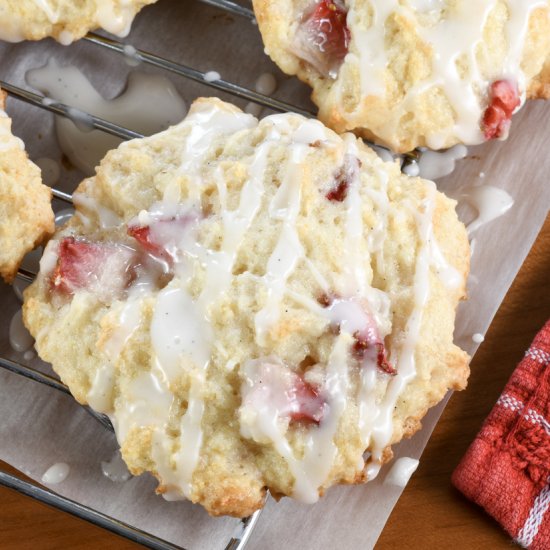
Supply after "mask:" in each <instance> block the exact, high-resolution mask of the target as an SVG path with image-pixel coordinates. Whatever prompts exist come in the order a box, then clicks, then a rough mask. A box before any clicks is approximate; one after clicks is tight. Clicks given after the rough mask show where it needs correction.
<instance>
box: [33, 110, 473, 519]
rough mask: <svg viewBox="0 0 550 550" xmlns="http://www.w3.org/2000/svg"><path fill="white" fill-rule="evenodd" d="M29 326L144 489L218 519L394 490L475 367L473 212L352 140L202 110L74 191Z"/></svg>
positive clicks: (274, 120) (114, 155) (277, 119)
mask: <svg viewBox="0 0 550 550" xmlns="http://www.w3.org/2000/svg"><path fill="white" fill-rule="evenodd" d="M74 200H75V204H76V215H75V216H74V217H73V219H72V220H71V221H70V222H69V223H68V224H67V225H66V226H65V227H63V228H62V229H60V230H59V231H58V232H57V233H56V235H55V236H54V238H53V239H52V240H51V241H50V242H49V244H48V246H47V248H46V250H45V253H44V256H43V258H42V261H41V266H40V274H39V275H38V278H37V280H36V281H35V282H34V283H33V285H31V287H29V289H28V290H27V291H26V293H25V304H24V319H25V323H26V325H27V326H28V328H29V329H30V331H31V333H32V334H33V335H34V336H35V338H36V348H37V350H38V352H39V354H40V356H41V357H42V358H43V359H44V360H46V361H50V362H51V363H52V364H53V367H54V369H55V370H56V371H57V372H58V373H59V375H60V376H61V378H62V380H63V381H64V382H65V383H66V384H67V385H68V386H69V387H70V389H71V391H72V393H73V395H74V396H75V397H76V399H77V400H78V401H79V402H81V403H88V404H89V405H91V406H92V407H93V408H95V409H96V410H98V411H100V412H102V413H105V414H107V415H109V417H110V418H111V420H112V423H113V426H114V428H115V431H116V435H117V438H118V441H119V443H120V445H121V448H122V456H123V458H124V460H125V461H126V463H127V464H128V466H129V468H130V470H131V472H132V473H134V474H139V473H141V472H144V471H149V472H152V473H153V474H154V475H155V476H156V478H157V479H158V481H159V486H158V492H159V493H162V494H163V495H164V496H165V497H166V498H168V499H180V498H187V499H190V500H191V501H193V502H197V503H200V504H202V505H203V506H204V507H205V508H206V509H207V510H208V512H210V513H211V514H214V515H219V514H229V515H233V516H246V515H248V514H250V513H252V512H253V511H254V510H256V509H258V508H260V507H261V506H262V505H263V502H264V497H265V495H266V491H267V490H269V491H270V492H271V493H272V494H273V495H274V496H276V497H281V496H284V495H288V496H292V497H294V498H296V499H299V500H301V501H304V502H315V501H316V500H317V499H318V498H319V496H320V495H322V494H323V492H324V491H325V490H326V489H327V488H328V487H330V486H331V485H334V484H337V483H360V482H365V481H368V480H370V479H372V478H373V477H375V476H376V474H377V472H378V470H379V468H380V466H381V465H382V464H383V463H384V462H385V461H387V460H389V459H390V458H391V454H392V453H391V448H390V446H391V445H392V444H393V443H396V442H397V441H399V440H400V439H401V438H403V437H404V436H410V435H411V434H413V433H414V432H415V431H416V430H418V429H419V427H420V420H421V418H422V417H423V416H424V414H425V413H426V411H427V410H428V408H429V407H431V406H432V405H434V404H435V403H437V402H438V401H439V400H441V399H442V397H443V396H444V395H445V393H446V392H447V390H448V389H449V388H454V389H461V388H463V387H464V386H465V384H466V379H467V376H468V357H467V355H466V353H464V352H463V351H462V350H460V349H459V348H458V347H456V346H455V345H454V344H453V327H454V318H455V308H456V306H457V303H458V301H459V300H460V299H461V298H462V297H463V296H464V292H465V276H466V273H467V271H468V264H469V248H468V240H467V236H466V231H465V228H464V226H463V225H462V223H460V222H459V221H458V219H457V216H456V213H455V210H454V207H455V203H454V201H452V200H450V199H448V198H446V197H445V196H444V195H443V194H441V193H439V192H438V191H437V190H436V188H435V185H434V184H433V183H432V182H429V181H425V180H421V179H419V178H410V177H408V176H405V175H403V174H401V172H400V171H399V167H398V165H397V164H395V163H384V162H383V161H382V160H381V159H380V158H379V157H378V156H377V155H376V153H375V152H374V151H372V150H371V149H369V148H368V147H367V146H366V145H364V144H363V142H362V141H361V140H358V139H357V138H356V137H355V136H353V135H352V134H345V135H343V136H338V135H337V134H335V133H334V132H333V131H331V130H329V129H327V128H326V127H325V126H323V124H322V123H321V122H319V121H317V120H308V119H306V118H303V117H301V116H299V115H296V114H278V115H273V116H268V117H266V118H264V119H263V120H261V121H260V122H258V120H256V119H255V118H254V117H253V116H251V115H248V114H245V113H243V112H242V111H240V110H239V109H238V108H236V107H233V106H231V105H229V104H227V103H223V102H222V101H220V100H218V99H200V100H198V101H196V102H195V103H194V104H193V106H192V108H191V110H190V112H189V114H188V116H187V118H186V119H185V120H184V121H183V122H181V123H180V124H178V125H177V126H174V127H172V128H170V129H168V130H166V131H165V132H162V133H159V134H156V135H154V136H151V137H147V138H144V139H140V140H134V141H130V142H126V143H123V144H122V145H120V146H119V148H118V149H116V150H113V151H111V152H109V153H108V154H107V156H106V157H105V159H104V160H103V161H102V162H101V165H100V166H99V168H98V169H97V174H96V175H95V176H94V177H92V178H90V179H87V180H84V182H83V183H82V184H81V185H80V186H79V188H78V189H77V191H76V193H75V194H74Z"/></svg>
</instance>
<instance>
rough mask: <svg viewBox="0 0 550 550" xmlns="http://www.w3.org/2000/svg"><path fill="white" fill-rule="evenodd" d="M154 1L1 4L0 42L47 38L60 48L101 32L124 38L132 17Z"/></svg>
mask: <svg viewBox="0 0 550 550" xmlns="http://www.w3.org/2000/svg"><path fill="white" fill-rule="evenodd" d="M155 1H156V0H2V2H0V40H7V41H8V42H20V41H21V40H40V39H42V38H45V37H47V36H51V37H53V38H55V39H56V40H57V41H58V42H61V43H62V44H70V43H71V42H73V41H75V40H77V39H79V38H82V37H83V36H84V35H85V34H86V33H87V32H88V31H90V30H94V29H97V28H102V29H104V30H106V31H108V32H110V33H112V34H116V35H118V36H126V35H127V34H128V33H129V32H130V26H131V24H132V21H133V19H134V17H135V15H136V13H137V12H138V11H139V10H141V8H143V6H146V5H147V4H152V3H153V2H155Z"/></svg>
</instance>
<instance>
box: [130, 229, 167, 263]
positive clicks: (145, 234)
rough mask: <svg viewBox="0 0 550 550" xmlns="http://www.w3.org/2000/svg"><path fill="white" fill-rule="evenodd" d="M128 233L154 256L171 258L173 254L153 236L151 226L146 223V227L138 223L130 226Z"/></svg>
mask: <svg viewBox="0 0 550 550" xmlns="http://www.w3.org/2000/svg"><path fill="white" fill-rule="evenodd" d="M128 235H130V237H134V239H136V241H137V242H138V243H139V244H140V245H141V246H142V247H143V248H144V249H145V250H146V251H147V252H149V253H151V254H153V256H158V257H161V258H163V259H165V260H170V259H171V256H170V254H168V252H167V251H166V250H165V249H164V248H163V247H162V245H160V244H159V243H156V242H154V241H153V239H152V238H151V228H150V227H149V226H148V225H146V226H144V227H138V226H136V225H134V226H131V227H128Z"/></svg>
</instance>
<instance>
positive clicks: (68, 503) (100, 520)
mask: <svg viewBox="0 0 550 550" xmlns="http://www.w3.org/2000/svg"><path fill="white" fill-rule="evenodd" d="M200 1H201V2H203V3H204V4H208V5H211V6H214V7H215V8H218V9H220V10H223V11H225V12H227V13H230V14H233V15H238V16H240V17H244V18H246V19H248V20H250V21H252V22H254V21H255V18H254V13H253V11H252V10H251V9H249V8H247V7H244V6H241V5H239V4H236V3H234V2H231V1H229V0H200ZM83 40H84V41H86V42H88V43H89V44H92V45H93V46H95V47H99V48H104V49H108V50H111V51H114V52H117V53H118V54H120V55H127V53H126V52H127V50H126V49H125V45H124V44H123V43H121V42H119V41H117V40H113V39H110V38H107V37H104V36H101V35H100V34H96V33H88V35H86V36H85V37H84V38H83ZM132 56H133V57H134V58H135V59H136V60H139V61H140V62H141V63H144V64H147V65H151V66H154V67H157V68H160V69H162V70H165V71H168V72H170V73H172V74H175V75H177V76H180V77H183V78H187V79H189V80H193V81H195V82H199V83H201V84H203V85H205V86H208V87H210V88H213V89H215V90H217V91H220V92H225V93H229V94H231V95H233V96H235V97H237V98H240V99H244V100H247V101H249V102H253V103H256V104H258V105H260V106H261V107H266V108H268V109H271V110H273V111H277V112H288V111H292V112H295V113H298V114H301V115H304V116H306V117H311V116H315V115H314V113H312V112H310V111H307V110H304V109H302V108H300V107H298V106H295V105H291V104H289V103H286V102H284V101H280V100H278V99H274V98H272V97H269V96H266V95H263V94H261V93H258V92H256V91H254V90H252V89H250V88H246V87H243V86H240V85H238V84H235V83H233V82H231V81H227V80H224V79H222V78H220V79H218V80H214V81H209V80H207V79H205V74H206V73H205V72H202V71H199V70H197V69H195V68H193V67H190V66H187V65H183V64H180V63H176V62H174V61H171V60H169V59H166V58H164V57H160V56H158V55H155V54H154V53H151V52H147V51H143V50H136V51H135V53H134V52H132ZM0 88H2V89H3V90H4V91H6V92H7V93H8V94H9V96H11V97H13V98H16V99H18V100H21V101H24V102H26V103H28V104H30V105H32V106H34V107H37V108H39V109H43V110H46V111H49V112H51V113H53V114H55V115H60V116H63V117H66V118H69V119H74V117H75V108H74V107H72V106H71V105H68V104H65V103H61V102H57V101H53V100H51V99H50V98H48V97H46V96H43V95H40V94H36V93H34V92H32V91H30V90H28V89H25V88H22V87H20V86H16V85H14V84H12V83H10V82H6V81H4V80H0ZM77 115H78V117H79V119H82V118H84V119H85V121H86V123H87V124H88V125H89V126H90V127H92V128H94V129H96V130H100V131H103V132H106V133H108V134H110V135H113V136H115V137H118V138H121V139H124V140H129V139H135V138H141V137H143V136H142V135H141V134H139V133H138V132H135V131H133V130H130V129H128V128H124V127H121V126H119V125H117V124H114V123H112V122H110V121H108V120H104V119H102V118H99V117H96V116H94V115H91V114H89V113H86V112H82V111H79V112H78V113H77ZM52 194H53V196H54V197H55V198H57V199H59V200H61V201H64V202H66V203H69V204H72V195H71V194H70V193H66V192H65V191H62V190H60V189H56V188H52ZM17 276H18V278H19V279H22V280H24V281H26V282H32V281H33V280H34V278H35V276H36V274H35V273H33V272H31V271H28V270H25V269H20V270H19V272H18V274H17ZM0 368H2V369H4V370H6V371H9V372H11V373H14V374H16V375H18V376H20V377H23V378H27V379H29V380H31V381H33V382H36V383H39V384H43V385H44V386H48V387H50V388H53V389H55V390H57V391H59V392H61V393H64V394H67V395H70V391H69V389H68V387H67V386H66V385H64V384H63V383H61V382H60V381H59V380H58V379H56V378H53V377H51V376H49V375H47V374H44V373H42V372H40V371H38V370H36V369H33V368H30V367H28V366H26V365H23V364H21V363H19V362H17V361H12V360H9V359H6V358H4V357H1V356H0ZM84 408H85V409H86V410H87V412H88V413H89V414H91V415H92V416H93V417H94V418H95V419H96V420H97V421H98V422H100V423H101V424H102V425H103V426H104V428H105V429H107V430H110V431H112V430H113V427H112V425H111V423H110V421H109V419H108V418H107V417H106V416H105V415H102V414H99V413H96V412H95V411H93V410H92V409H90V408H89V407H84ZM0 485H2V486H4V487H8V488H10V489H13V490H15V491H18V492H19V493H22V494H24V495H26V496H29V497H31V498H34V499H36V500H38V501H41V502H43V503H45V504H48V505H50V506H54V507H55V508H58V509H59V510H62V511H64V512H68V513H69V514H72V515H74V516H77V517H79V518H81V519H84V520H86V521H89V522H90V523H93V524H95V525H98V526H100V527H103V528H105V529H107V530H109V531H112V532H113V533H116V534H117V535H120V536H122V537H125V538H127V539H129V540H131V541H134V542H137V543H140V544H142V545H144V546H146V547H148V548H154V549H160V550H185V549H184V548H183V547H182V546H178V545H175V544H172V543H170V542H168V541H166V540H163V539H161V538H159V537H156V536H154V535H152V534H150V533H147V532H145V531H142V530H140V529H137V528H135V527H133V526H131V525H129V524H127V523H124V522H121V521H119V520H117V519H115V518H113V517H110V516H108V515H106V514H103V513H101V512H98V511H97V510H94V509H93V508H90V507H87V506H84V505H82V504H80V503H78V502H75V501H74V500H71V499H69V498H67V497H64V496H62V495H59V494H57V493H55V492H53V491H51V490H49V489H46V488H43V487H41V486H40V485H38V484H35V483H31V482H28V481H25V480H23V479H21V478H19V477H17V476H16V475H12V474H10V473H7V472H3V471H0ZM260 513H261V510H258V511H257V512H255V513H254V514H253V515H251V516H249V517H247V518H244V519H242V520H241V522H240V523H239V524H238V525H237V528H236V529H235V532H234V534H233V536H232V537H231V538H230V540H229V541H228V542H227V544H226V545H225V547H224V548H225V550H242V549H243V548H244V546H245V545H246V542H247V541H248V539H249V537H250V535H251V533H252V531H253V529H254V526H255V524H256V522H257V520H258V517H259V515H260Z"/></svg>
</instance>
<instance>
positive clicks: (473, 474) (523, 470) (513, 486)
mask: <svg viewBox="0 0 550 550" xmlns="http://www.w3.org/2000/svg"><path fill="white" fill-rule="evenodd" d="M452 481H453V484H454V485H455V486H456V487H457V488H458V489H459V490H460V491H461V492H462V493H464V494H465V495H466V496H467V497H468V498H469V499H471V500H473V501H474V502H476V503H477V504H479V505H480V506H483V508H485V510H486V511H487V512H488V513H489V514H491V515H492V516H493V517H494V518H495V519H496V520H497V521H498V522H499V523H500V524H501V525H502V526H503V527H504V528H505V529H506V531H508V533H509V534H510V535H511V536H512V537H513V538H514V539H515V541H516V542H517V543H519V544H521V545H522V546H524V547H525V548H530V549H531V550H548V549H550V509H549V508H550V321H548V322H547V323H546V325H545V326H544V327H543V328H542V330H541V331H540V332H539V333H538V334H537V336H536V337H535V340H534V341H533V343H532V344H531V347H530V348H529V349H528V350H527V353H526V354H525V357H524V358H523V360H522V361H521V363H520V364H519V365H518V366H517V368H516V370H515V371H514V373H513V374H512V376H511V378H510V380H509V381H508V384H507V385H506V387H505V388H504V392H503V393H502V394H501V396H500V397H499V399H498V401H497V403H496V405H495V406H494V408H493V410H492V411H491V413H490V414H489V416H488V417H487V419H486V420H485V423H484V424H483V427H482V428H481V431H480V432H479V434H478V435H477V437H476V439H475V440H474V442H473V443H472V445H471V446H470V448H469V449H468V452H467V453H466V455H465V456H464V458H463V459H462V461H461V463H460V464H459V465H458V467H457V468H456V470H455V471H454V473H453V478H452Z"/></svg>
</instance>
